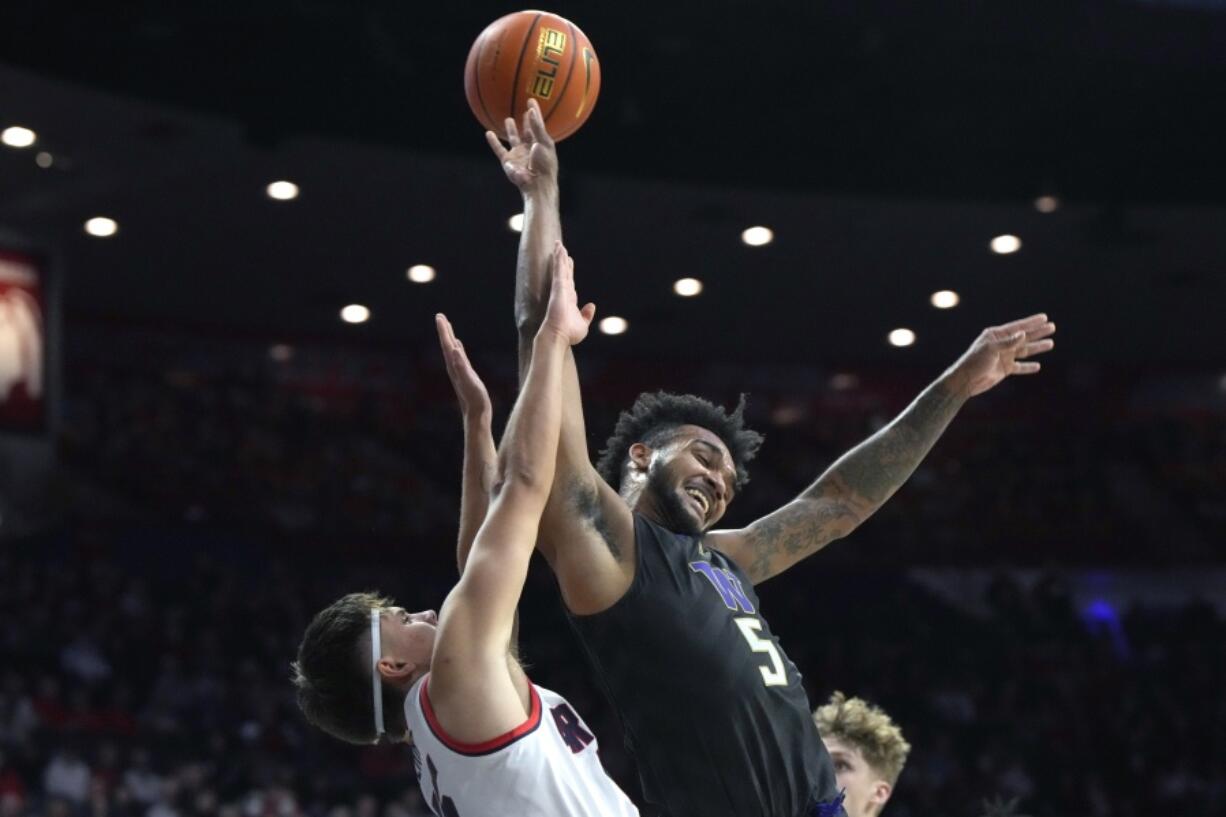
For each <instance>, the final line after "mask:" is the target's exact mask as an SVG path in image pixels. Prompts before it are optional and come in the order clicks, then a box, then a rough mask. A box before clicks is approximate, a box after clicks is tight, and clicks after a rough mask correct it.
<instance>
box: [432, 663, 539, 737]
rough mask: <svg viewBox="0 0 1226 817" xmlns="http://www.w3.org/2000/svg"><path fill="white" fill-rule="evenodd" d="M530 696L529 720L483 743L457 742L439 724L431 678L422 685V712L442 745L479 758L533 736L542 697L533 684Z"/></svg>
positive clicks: (529, 687) (537, 722)
mask: <svg viewBox="0 0 1226 817" xmlns="http://www.w3.org/2000/svg"><path fill="white" fill-rule="evenodd" d="M528 695H529V697H530V698H531V711H530V713H529V715H528V720H526V721H524V722H523V723H521V724H520V725H519V726H517V727H515V728H514V729H512V730H511V731H510V732H506V733H504V734H501V735H499V736H498V737H496V738H491V739H490V740H487V741H482V742H481V743H465V742H463V741H460V740H456V739H455V738H453V737H451V736H450V735H448V734H447V731H446V730H445V729H443V725H442V724H441V723H439V720H438V716H436V715H435V714H434V707H433V706H431V705H430V678H429V677H427V678H426V680H425V682H424V683H423V684H422V685H421V711H422V712H424V713H425V715H426V723H427V724H428V725H429V727H430V731H431V732H433V733H434V736H435V737H436V738H438V739H439V742H440V743H442V744H443V745H444V746H446V747H447V748H448V749H450V750H451V751H453V752H455V753H456V754H460V755H467V756H469V757H477V756H479V755H488V754H493V753H494V752H497V751H498V750H499V749H505V748H506V747H508V746H510V745H511V744H512V743H514V742H515V741H517V740H519V739H520V738H522V737H525V736H526V735H530V734H532V733H533V732H535V731H536V728H537V727H538V726H540V725H541V696H540V695H538V694H537V692H536V687H535V686H534V685H532V684H528Z"/></svg>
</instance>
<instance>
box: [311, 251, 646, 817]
mask: <svg viewBox="0 0 1226 817" xmlns="http://www.w3.org/2000/svg"><path fill="white" fill-rule="evenodd" d="M552 264H553V268H552V276H551V277H552V290H551V293H550V299H549V307H548V312H547V317H546V319H545V321H544V322H543V323H542V325H541V329H540V331H539V332H538V333H537V335H536V340H535V342H534V344H533V350H532V360H531V364H530V368H529V370H528V374H527V376H526V377H525V378H524V383H523V388H522V389H521V391H520V394H519V399H518V400H517V401H516V404H515V408H514V410H513V411H512V413H511V419H510V420H509V421H508V423H507V430H506V434H505V436H504V437H503V441H502V449H501V451H499V452H497V453H495V451H494V444H493V436H492V434H491V433H490V430H489V422H490V421H489V408H488V404H489V400H488V397H487V396H486V395H485V389H484V387H483V386H482V385H481V382H480V380H479V379H478V378H477V376H476V373H475V372H474V371H473V370H472V367H471V365H470V364H469V363H468V360H467V357H466V356H465V354H464V351H463V347H462V346H461V345H460V342H459V341H458V340H456V338H455V336H454V334H453V333H452V331H451V326H450V324H448V323H447V320H446V318H444V317H443V316H442V315H439V316H438V318H437V324H438V330H439V339H440V342H441V343H442V346H443V352H444V356H445V358H446V361H447V369H448V374H449V375H450V376H451V379H452V383H453V385H455V387H456V392H457V395H458V396H459V398H460V402H461V406H462V407H463V408H464V414H465V454H464V498H463V499H462V501H461V525H460V547H459V553H458V558H459V562H460V570H461V575H460V581H459V583H458V584H457V585H456V586H455V588H453V589H452V591H451V593H449V594H448V596H447V599H446V601H445V602H444V603H443V606H442V609H441V611H440V613H439V615H438V616H437V617H436V616H435V614H434V613H433V612H431V611H425V612H422V613H409V612H407V611H405V610H404V609H402V608H400V607H394V606H391V602H390V601H389V600H386V599H383V598H381V597H379V596H376V595H374V594H369V593H353V594H350V595H348V596H345V597H343V598H341V599H340V600H338V601H337V602H335V603H333V604H332V605H330V606H329V607H327V608H325V609H324V610H322V611H321V612H320V613H319V614H317V615H316V616H315V618H314V620H313V621H312V622H311V624H310V625H309V626H308V627H307V631H306V634H305V635H304V636H303V640H302V644H301V645H300V646H299V650H298V660H297V661H296V662H295V663H294V671H295V678H294V682H295V684H296V686H297V687H298V704H299V706H300V707H301V708H302V710H303V712H304V713H305V714H306V716H307V719H308V720H310V721H311V722H312V723H314V724H315V725H316V726H319V727H320V728H321V729H323V730H324V731H326V732H328V733H329V734H332V735H334V736H335V737H338V738H341V739H342V740H346V741H349V742H351V743H372V742H374V743H377V742H380V741H381V740H384V739H388V740H403V741H406V742H408V743H410V744H411V746H412V750H413V756H414V760H415V764H416V766H417V770H418V777H419V780H420V784H421V790H422V794H423V795H424V797H425V800H426V802H427V803H428V804H429V806H430V808H431V809H432V810H433V811H434V813H435V814H436V815H439V817H505V815H515V817H536V815H539V816H540V817H634V815H637V814H638V812H637V810H636V809H635V807H634V805H633V804H632V803H631V802H630V800H629V798H627V797H626V795H625V793H624V792H622V791H621V789H619V788H618V787H617V785H616V784H615V783H614V782H613V781H612V780H610V779H609V777H608V775H606V774H605V772H604V769H603V767H602V766H601V765H600V759H599V757H598V755H597V745H596V741H595V739H594V737H593V735H592V733H591V731H590V730H589V729H588V728H587V725H586V724H584V723H583V721H582V720H581V719H580V718H579V716H578V715H577V714H575V711H574V710H573V709H572V708H571V707H570V705H569V704H567V703H566V701H565V699H563V698H562V697H561V696H560V695H558V694H556V693H554V692H551V691H549V690H547V689H544V688H542V687H538V686H535V685H534V684H532V683H531V682H530V681H529V680H528V678H527V676H526V675H525V674H524V671H523V669H522V668H521V667H520V664H519V662H518V660H517V659H516V658H515V655H514V649H513V645H514V643H515V629H516V624H517V622H516V616H515V608H516V605H517V604H518V601H519V597H520V594H521V593H522V591H523V586H524V580H525V579H526V578H527V573H528V563H529V560H530V558H531V556H532V551H533V548H534V547H535V543H536V536H537V529H538V527H539V524H540V517H541V512H542V511H543V510H544V507H545V502H546V500H547V499H548V495H549V490H550V488H551V486H552V483H553V475H554V467H555V461H556V458H557V448H558V437H559V434H560V431H561V416H562V405H561V404H562V393H561V378H562V363H563V359H564V355H565V353H566V351H567V349H568V348H569V346H570V345H572V344H576V343H579V342H580V341H582V340H583V339H584V337H586V336H587V331H588V326H589V324H590V323H591V320H592V316H593V314H594V309H595V308H594V307H593V306H591V305H590V304H589V305H588V306H585V307H584V308H583V309H579V307H578V304H577V298H576V296H575V288H574V265H573V263H572V262H571V260H570V257H569V256H568V255H567V253H566V250H565V249H564V248H563V247H562V245H561V243H560V242H559V243H558V244H557V246H556V248H555V250H554V255H553V259H552ZM487 506H488V513H487V512H486V511H487ZM477 518H482V519H483V521H482V522H481V523H480V528H479V530H477V531H476V533H475V536H474V534H473V533H472V531H473V529H474V528H475V527H476V524H475V520H476V519H477ZM469 542H471V543H472V544H471V552H468V551H469V548H468V547H467V545H468V543H469Z"/></svg>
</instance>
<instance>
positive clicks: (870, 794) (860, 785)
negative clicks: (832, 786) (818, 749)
mask: <svg viewBox="0 0 1226 817" xmlns="http://www.w3.org/2000/svg"><path fill="white" fill-rule="evenodd" d="M822 743H824V744H826V751H827V752H829V753H830V760H831V762H832V763H833V764H834V777H835V780H836V781H838V787H839V788H840V789H843V790H844V791H845V792H846V794H847V799H846V800H845V801H844V803H843V808H844V809H846V811H847V817H874V815H876V814H879V813H880V812H881V809H882V808H884V807H885V802H886V800H888V799H890V784H889V783H887V782H885V781H884V780H882V779H881V775H879V774H877V772H876V771H874V770H873V767H872V766H870V765H869V764H868V762H867V761H866V760H865V759H864V754H863V753H862V752H861V751H860V750H859V749H858V748H856V747H855V746H852V745H850V744H847V743H844V742H843V741H841V740H839V739H838V738H834V737H831V738H822Z"/></svg>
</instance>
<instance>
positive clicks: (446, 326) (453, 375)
mask: <svg viewBox="0 0 1226 817" xmlns="http://www.w3.org/2000/svg"><path fill="white" fill-rule="evenodd" d="M434 328H435V329H437V330H438V345H439V346H440V347H441V348H442V350H443V363H444V364H446V366H447V377H448V378H450V380H451V387H452V388H453V389H455V396H456V400H458V401H459V403H460V411H461V412H462V413H463V414H464V415H465V416H485V417H489V416H490V414H491V413H492V412H493V409H492V407H491V406H490V395H489V392H488V391H486V389H485V384H484V383H482V382H481V378H480V377H478V376H477V371H476V369H474V368H473V365H472V363H470V362H469V361H468V354H467V353H466V352H465V351H464V344H463V343H460V339H459V338H457V337H456V336H455V331H454V330H453V329H452V328H451V322H450V321H448V320H447V316H446V315H444V314H443V313H441V312H440V313H438V314H437V315H435V316H434Z"/></svg>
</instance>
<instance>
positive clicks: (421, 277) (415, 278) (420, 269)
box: [405, 264, 436, 284]
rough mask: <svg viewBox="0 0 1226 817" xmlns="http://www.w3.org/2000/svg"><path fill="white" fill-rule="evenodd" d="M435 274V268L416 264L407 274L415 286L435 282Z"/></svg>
mask: <svg viewBox="0 0 1226 817" xmlns="http://www.w3.org/2000/svg"><path fill="white" fill-rule="evenodd" d="M435 274H436V273H435V272H434V267H432V266H430V265H429V264H414V265H413V266H411V267H409V271H408V272H406V273H405V275H407V276H408V278H409V280H410V281H412V282H413V283H415V284H428V283H430V282H431V281H433V280H434V276H435Z"/></svg>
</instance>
